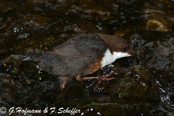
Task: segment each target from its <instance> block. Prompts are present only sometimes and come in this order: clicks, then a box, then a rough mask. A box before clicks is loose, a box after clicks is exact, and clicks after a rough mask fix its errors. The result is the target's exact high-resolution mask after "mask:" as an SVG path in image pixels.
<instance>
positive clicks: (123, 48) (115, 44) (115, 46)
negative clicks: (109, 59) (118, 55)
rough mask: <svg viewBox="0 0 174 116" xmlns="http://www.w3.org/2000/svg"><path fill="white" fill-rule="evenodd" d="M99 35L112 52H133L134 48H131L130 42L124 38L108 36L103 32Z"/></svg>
mask: <svg viewBox="0 0 174 116" xmlns="http://www.w3.org/2000/svg"><path fill="white" fill-rule="evenodd" d="M100 37H101V38H102V39H103V40H104V41H105V43H106V44H107V45H108V46H109V49H110V51H111V52H112V53H113V52H122V53H128V54H130V55H132V54H134V50H133V49H132V47H131V45H130V43H129V42H128V41H126V40H125V39H123V38H121V37H118V36H108V35H104V34H100Z"/></svg>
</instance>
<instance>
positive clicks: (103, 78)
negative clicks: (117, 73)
mask: <svg viewBox="0 0 174 116" xmlns="http://www.w3.org/2000/svg"><path fill="white" fill-rule="evenodd" d="M113 73H114V70H112V71H111V72H110V73H109V74H108V75H103V76H102V77H81V76H80V75H78V76H76V79H77V80H78V81H84V80H91V79H98V80H105V81H109V80H112V79H114V78H108V77H110V76H111V75H112V74H113Z"/></svg>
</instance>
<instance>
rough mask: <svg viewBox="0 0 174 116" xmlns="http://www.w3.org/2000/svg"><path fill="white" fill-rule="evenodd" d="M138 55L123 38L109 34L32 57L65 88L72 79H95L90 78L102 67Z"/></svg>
mask: <svg viewBox="0 0 174 116" xmlns="http://www.w3.org/2000/svg"><path fill="white" fill-rule="evenodd" d="M133 53H134V50H133V49H132V48H131V46H130V44H129V43H128V42H127V41H126V40H125V39H123V38H121V37H117V36H111V35H105V34H82V35H79V36H77V37H73V38H71V39H69V40H68V41H66V42H65V43H63V44H61V45H59V46H57V47H55V48H53V49H52V50H48V51H45V52H44V53H38V54H32V55H31V58H32V59H33V60H34V61H35V62H37V63H38V65H39V66H40V68H41V69H42V70H44V71H46V72H49V73H50V74H53V75H56V76H58V77H59V79H60V80H61V88H62V89H63V88H64V87H65V84H66V82H67V81H68V80H69V79H71V78H72V77H76V79H77V80H85V79H90V78H91V79H92V77H83V76H87V75H90V74H92V73H94V72H96V71H97V70H99V69H100V68H101V67H104V66H106V65H108V64H111V63H113V62H114V61H115V60H117V59H119V58H123V57H129V56H131V54H133Z"/></svg>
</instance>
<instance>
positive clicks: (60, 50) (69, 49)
mask: <svg viewBox="0 0 174 116" xmlns="http://www.w3.org/2000/svg"><path fill="white" fill-rule="evenodd" d="M46 52H47V53H52V54H59V55H63V56H70V57H83V55H82V54H81V53H80V52H79V51H78V49H77V48H76V47H75V45H74V44H72V43H69V42H66V43H64V44H62V45H60V46H58V47H55V48H54V49H52V50H48V51H46Z"/></svg>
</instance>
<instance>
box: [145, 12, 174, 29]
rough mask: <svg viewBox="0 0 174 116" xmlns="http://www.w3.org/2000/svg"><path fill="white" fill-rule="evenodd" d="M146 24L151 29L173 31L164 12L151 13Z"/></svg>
mask: <svg viewBox="0 0 174 116" xmlns="http://www.w3.org/2000/svg"><path fill="white" fill-rule="evenodd" d="M149 15H150V16H149V18H148V21H147V24H146V29H147V30H151V31H171V30H172V27H171V25H170V23H169V20H167V18H165V17H164V16H163V14H157V13H150V14H149Z"/></svg>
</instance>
